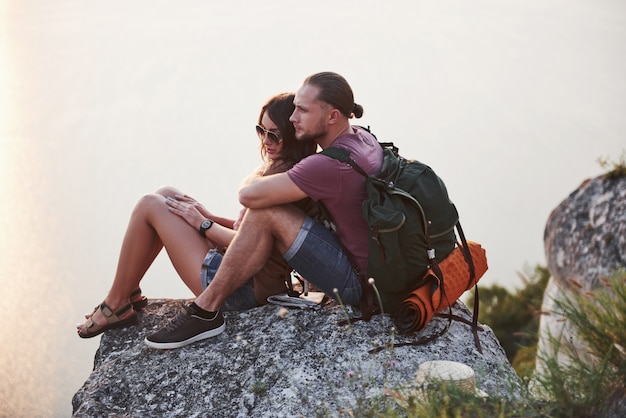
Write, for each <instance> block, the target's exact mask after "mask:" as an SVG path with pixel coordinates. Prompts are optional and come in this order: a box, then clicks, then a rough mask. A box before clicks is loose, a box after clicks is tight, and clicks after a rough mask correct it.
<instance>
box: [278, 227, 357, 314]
mask: <svg viewBox="0 0 626 418" xmlns="http://www.w3.org/2000/svg"><path fill="white" fill-rule="evenodd" d="M283 257H284V258H285V260H286V261H287V263H289V265H290V266H291V267H293V268H294V270H296V271H297V272H298V273H299V274H300V275H301V276H302V277H304V278H305V279H306V280H307V281H309V282H310V283H311V284H313V285H314V286H315V287H317V288H318V289H320V290H321V291H322V292H324V293H326V294H327V295H329V296H332V297H334V298H336V295H335V294H334V292H333V290H334V289H337V291H338V293H339V297H340V298H341V301H342V302H343V303H344V304H348V305H353V306H359V303H360V301H361V284H360V282H359V278H358V276H357V275H356V273H355V271H354V269H353V268H352V265H351V263H350V260H349V259H348V257H347V256H346V254H345V252H344V250H343V246H342V245H341V243H340V242H339V239H337V236H336V235H335V234H334V233H333V232H331V231H330V230H328V229H326V228H325V227H324V225H322V224H321V223H319V222H315V221H314V220H313V219H312V218H310V217H308V216H307V217H306V218H305V220H304V224H303V225H302V228H301V229H300V232H299V233H298V236H297V237H296V239H295V241H294V242H293V244H291V247H290V248H289V249H288V250H287V252H286V253H285V254H283Z"/></svg>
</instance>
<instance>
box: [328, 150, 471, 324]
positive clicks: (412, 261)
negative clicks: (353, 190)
mask: <svg viewBox="0 0 626 418" xmlns="http://www.w3.org/2000/svg"><path fill="white" fill-rule="evenodd" d="M380 145H381V146H382V147H383V156H384V157H383V165H382V169H381V171H380V172H379V173H378V174H377V175H373V176H369V175H367V173H365V171H364V170H363V169H362V168H361V167H359V165H358V164H356V162H355V161H353V160H352V159H351V158H350V153H349V151H347V150H346V149H342V148H333V147H330V148H327V149H325V150H324V151H322V154H324V155H326V156H328V157H331V158H334V159H336V160H339V161H342V162H345V163H347V164H348V165H350V166H351V167H352V168H354V169H355V170H356V171H358V172H359V173H360V174H361V175H363V176H365V177H366V178H367V180H366V187H367V196H368V197H367V199H366V200H365V201H364V202H363V207H362V212H363V216H364V218H365V221H366V222H367V224H368V226H369V230H370V237H369V255H368V263H369V267H368V272H367V273H368V274H367V278H361V279H362V281H366V280H367V279H368V278H373V279H374V282H375V285H376V288H377V289H378V292H379V294H380V298H381V302H382V305H383V309H384V311H385V313H389V314H391V315H393V314H394V312H395V311H396V310H397V309H398V308H399V307H400V305H401V303H402V301H403V300H404V299H405V298H406V297H407V295H408V294H409V293H410V292H411V291H413V290H414V289H416V288H417V287H418V286H419V285H420V281H421V280H422V278H423V277H424V275H425V273H426V271H427V269H428V268H429V267H431V266H432V265H433V264H435V265H437V263H438V262H439V261H441V260H443V259H444V258H445V257H446V256H447V255H448V254H450V252H452V250H453V249H454V247H455V242H456V236H455V232H454V227H455V225H457V223H458V220H459V215H458V212H457V210H456V207H455V206H454V204H453V203H452V202H451V201H450V199H449V198H448V192H447V190H446V186H445V185H444V183H443V181H442V180H441V179H440V178H439V177H438V176H437V174H435V172H434V171H433V170H432V169H431V168H430V167H428V166H427V165H425V164H423V163H421V162H419V161H415V160H407V159H405V158H403V157H401V156H400V155H399V154H398V148H397V147H395V146H393V143H380ZM362 288H363V289H364V290H363V296H362V300H361V311H362V312H361V314H362V318H361V319H364V320H369V319H370V318H371V315H372V314H374V313H376V306H377V305H378V303H377V299H376V297H375V295H374V293H373V291H372V289H371V286H369V285H367V284H366V283H362Z"/></svg>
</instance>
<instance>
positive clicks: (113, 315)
mask: <svg viewBox="0 0 626 418" xmlns="http://www.w3.org/2000/svg"><path fill="white" fill-rule="evenodd" d="M131 309H133V304H132V303H129V304H127V305H124V306H122V307H121V308H120V309H119V310H117V311H115V312H113V310H112V309H111V308H109V307H108V306H107V304H106V303H104V302H102V303H101V304H100V311H101V312H102V315H104V316H105V317H106V319H107V322H109V323H110V322H111V321H110V320H111V319H117V320H118V321H119V320H120V318H121V317H122V316H123V315H124V314H125V313H126V312H128V311H130V310H131Z"/></svg>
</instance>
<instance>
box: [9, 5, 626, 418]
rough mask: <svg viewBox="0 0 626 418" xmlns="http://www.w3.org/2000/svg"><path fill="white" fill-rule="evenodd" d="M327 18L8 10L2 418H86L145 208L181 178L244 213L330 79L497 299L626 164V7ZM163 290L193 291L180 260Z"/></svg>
mask: <svg viewBox="0 0 626 418" xmlns="http://www.w3.org/2000/svg"><path fill="white" fill-rule="evenodd" d="M323 1H327V0H323ZM328 3H329V4H328V6H329V7H328V8H330V7H331V6H332V10H334V11H336V14H334V15H332V16H328V15H326V13H327V12H326V10H328V8H327V7H322V6H321V5H320V4H319V2H317V3H316V4H315V5H314V8H313V9H310V10H309V9H308V6H304V5H296V4H295V3H293V2H290V1H286V0H280V1H277V2H275V6H276V7H274V8H271V9H268V7H267V5H266V4H265V3H259V4H258V5H257V4H250V5H246V7H245V8H241V7H240V6H239V4H238V3H236V2H235V3H232V4H231V3H226V2H224V3H222V2H206V1H200V0H190V1H187V2H185V3H184V4H182V3H181V4H178V3H176V4H174V3H172V2H168V1H164V0H151V1H136V2H131V3H130V4H126V3H119V4H113V3H112V2H110V1H99V0H89V1H78V0H57V1H55V2H45V1H37V0H19V1H18V0H15V1H11V0H4V1H1V2H0V288H1V289H2V298H0V333H1V334H0V335H1V341H0V416H2V417H4V416H11V417H13V416H25V417H36V416H55V417H56V416H68V415H69V414H70V413H71V397H72V395H73V394H74V393H75V392H76V391H77V390H78V389H79V388H80V386H81V385H82V383H83V382H84V381H85V380H86V379H87V377H88V376H89V373H90V371H91V368H92V365H93V357H94V354H95V352H96V349H97V347H98V343H99V337H97V338H95V339H92V340H81V339H79V338H78V337H77V336H76V335H75V329H74V324H75V323H76V322H79V321H80V320H81V318H82V315H83V313H85V312H88V311H90V310H91V309H92V308H93V307H94V306H95V305H96V304H97V303H99V302H100V301H101V300H102V299H103V298H104V296H105V295H106V292H107V290H108V286H109V283H110V281H111V279H112V277H113V274H114V271H115V261H116V259H117V254H118V251H119V245H120V242H121V240H122V237H123V233H124V229H125V226H126V222H127V219H128V216H129V214H130V211H131V210H132V207H133V205H134V202H135V201H136V200H137V198H138V197H139V196H141V194H143V193H146V192H149V191H152V190H154V189H156V188H157V187H159V186H162V185H164V184H171V185H176V186H178V187H180V188H182V189H183V190H185V191H186V192H188V193H189V194H191V195H192V196H194V197H196V198H198V199H199V200H201V201H202V202H204V203H205V204H207V206H208V207H209V208H210V209H211V210H213V211H215V212H216V213H218V214H221V215H224V216H235V215H236V213H237V211H238V209H239V206H238V204H237V202H236V192H235V190H236V188H237V185H238V183H239V181H240V179H241V177H242V176H243V174H244V173H247V172H250V171H251V170H252V168H253V167H254V166H255V165H256V164H257V162H258V151H257V145H258V140H257V139H256V136H255V134H254V131H253V129H254V124H255V122H256V118H257V114H258V109H259V107H260V105H261V104H262V103H263V102H264V101H265V100H266V99H267V98H268V97H269V96H270V95H272V94H274V93H278V92H281V91H286V90H294V89H295V88H297V86H298V85H299V84H300V83H301V81H302V79H303V78H304V77H305V76H306V75H308V74H311V73H313V72H316V71H320V70H327V69H331V70H335V71H338V72H340V73H343V74H344V75H345V76H346V78H347V79H348V80H349V81H350V82H351V84H352V86H353V88H354V90H355V92H356V94H357V101H358V102H359V103H363V104H364V105H365V110H366V118H365V119H362V120H360V121H358V122H359V123H361V124H364V125H370V124H371V125H372V126H373V127H374V128H375V131H376V133H378V134H379V136H381V134H382V136H383V138H385V139H386V138H389V139H393V140H395V141H396V142H397V143H398V144H399V145H400V147H401V151H404V154H405V155H407V156H409V157H415V158H419V159H421V160H423V161H426V162H428V163H429V164H430V165H431V166H433V168H435V169H436V171H438V172H439V174H441V175H442V177H444V178H445V179H446V183H447V185H448V189H449V191H450V192H451V195H452V196H453V198H454V200H455V203H456V204H457V207H459V209H460V211H461V213H462V216H463V225H464V229H465V231H466V233H470V238H471V239H474V240H476V241H480V242H482V243H483V245H484V246H485V247H486V248H487V251H488V254H489V256H490V267H491V268H490V271H489V272H488V273H487V275H486V276H485V278H484V279H483V280H484V281H485V283H486V284H489V283H493V282H496V281H497V282H498V283H500V284H504V285H507V286H509V287H510V286H514V285H517V284H519V282H518V281H517V278H516V276H515V271H516V270H520V269H521V268H522V265H523V264H524V263H525V262H526V261H530V262H532V263H535V262H542V261H543V258H542V252H543V248H542V232H543V226H544V224H545V220H546V219H547V216H548V215H549V212H550V210H551V209H552V208H554V207H555V206H556V204H558V202H559V201H560V200H561V199H562V198H564V197H565V196H567V194H568V193H569V192H570V191H571V190H573V188H575V187H576V186H577V185H578V184H579V183H580V182H581V181H582V180H583V179H584V178H585V177H587V176H590V175H595V174H597V173H598V172H599V171H600V169H599V168H598V167H597V165H596V163H595V159H596V158H597V157H599V156H614V157H615V156H618V155H619V152H620V151H621V149H622V148H623V139H624V137H625V135H624V134H625V133H626V121H625V119H624V118H623V115H624V113H625V110H626V81H625V75H626V65H625V61H624V58H623V57H624V54H623V50H624V44H625V43H626V36H625V33H626V32H625V29H624V28H626V19H625V16H626V13H625V10H624V7H623V6H622V5H621V2H614V1H611V0H602V1H597V2H588V1H586V0H584V1H583V0H578V1H577V0H567V1H565V0H552V1H545V0H541V1H540V0H537V1H528V2H524V4H521V3H519V2H511V4H509V3H506V4H505V3H503V2H491V1H479V2H473V3H472V4H471V5H468V3H467V2H464V1H462V0H446V1H439V0H438V1H414V0H410V1H409V0H407V1H399V2H394V3H389V4H386V5H385V8H384V10H381V9H380V8H379V7H375V6H373V5H368V3H363V2H362V1H357V0H354V1H351V2H342V4H341V5H338V4H335V2H331V1H330V0H328ZM344 3H345V4H344ZM272 4H274V3H272ZM304 15H306V16H307V20H310V21H312V22H316V24H319V25H321V27H319V28H316V30H309V29H307V28H305V27H303V25H302V19H301V18H302V16H304ZM370 21H375V22H377V23H376V25H374V27H373V28H372V30H368V28H367V27H366V26H367V25H366V22H370ZM304 26H306V25H304ZM324 33H328V34H329V38H325V37H324V36H323V34H324ZM338 39H343V40H344V42H345V44H346V47H345V48H346V49H345V50H344V49H342V48H337V47H336V45H337V40H338ZM368 117H369V118H371V119H367V118H368ZM409 131H410V134H411V136H410V138H406V137H407V132H409ZM142 287H143V289H144V291H145V293H146V294H147V295H148V296H149V297H173V298H187V297H191V293H190V292H189V291H188V290H187V289H186V288H185V287H184V286H183V285H182V284H181V283H180V282H179V280H178V278H177V275H176V273H175V272H174V270H173V269H172V268H171V267H170V265H169V261H168V259H167V257H166V256H162V257H160V258H159V259H157V262H156V263H155V266H154V267H153V269H151V270H150V272H149V274H148V276H147V277H146V280H145V281H144V282H143V283H142Z"/></svg>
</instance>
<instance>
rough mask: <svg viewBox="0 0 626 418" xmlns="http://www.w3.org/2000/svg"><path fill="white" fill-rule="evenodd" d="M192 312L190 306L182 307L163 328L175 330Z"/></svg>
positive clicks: (166, 330) (165, 330) (164, 329)
mask: <svg viewBox="0 0 626 418" xmlns="http://www.w3.org/2000/svg"><path fill="white" fill-rule="evenodd" d="M190 316H191V313H190V312H189V310H188V308H186V307H182V308H181V310H180V311H179V312H178V313H177V314H176V316H175V317H174V318H173V319H172V320H171V321H170V322H168V324H167V325H166V326H165V328H163V331H164V332H169V331H174V330H175V329H176V328H179V327H180V326H181V325H182V324H183V323H184V322H185V321H186V320H187V319H188V318H189V317H190Z"/></svg>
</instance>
